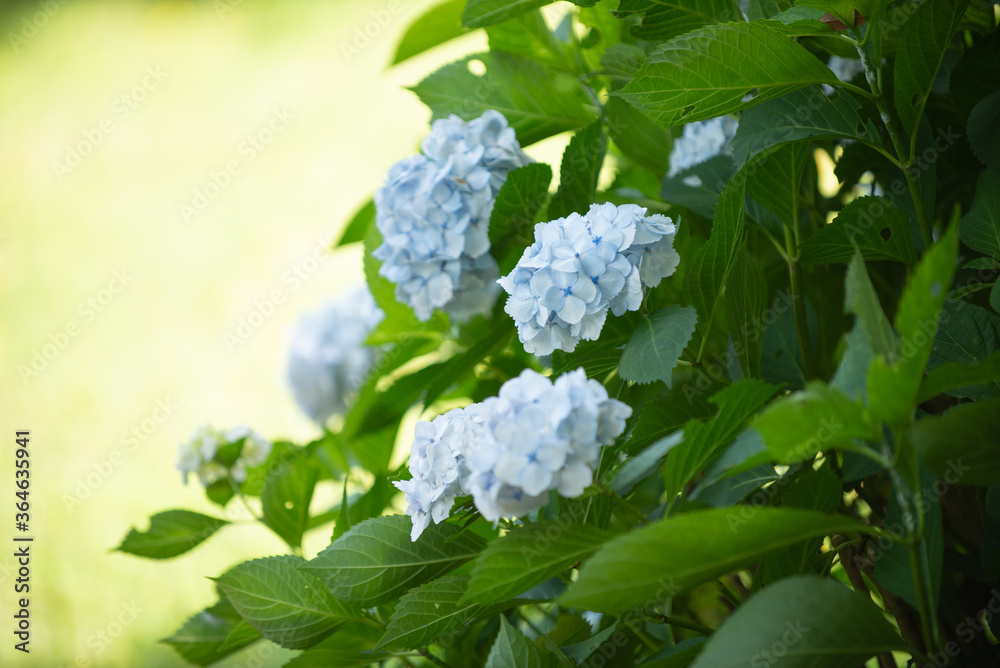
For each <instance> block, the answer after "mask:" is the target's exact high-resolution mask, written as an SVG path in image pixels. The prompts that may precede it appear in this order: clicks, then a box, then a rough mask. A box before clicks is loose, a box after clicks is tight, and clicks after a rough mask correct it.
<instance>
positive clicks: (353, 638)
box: [247, 624, 391, 668]
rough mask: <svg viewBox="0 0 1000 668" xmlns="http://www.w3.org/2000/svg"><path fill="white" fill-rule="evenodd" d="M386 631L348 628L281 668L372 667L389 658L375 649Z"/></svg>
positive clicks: (386, 654)
mask: <svg viewBox="0 0 1000 668" xmlns="http://www.w3.org/2000/svg"><path fill="white" fill-rule="evenodd" d="M382 633H383V630H382V629H381V628H376V627H374V626H373V625H368V624H348V625H347V626H345V627H344V628H342V629H340V630H339V631H337V632H336V633H335V634H333V635H332V636H330V637H329V638H327V639H326V640H324V641H323V642H321V643H319V644H318V645H315V646H313V647H311V648H309V649H307V650H306V651H304V652H302V653H301V654H299V655H298V656H297V657H295V658H294V659H292V660H291V661H289V662H288V663H286V664H283V665H282V668H347V667H349V666H371V665H375V664H376V663H379V662H381V661H383V660H385V659H388V658H390V656H391V655H390V654H389V653H388V652H375V651H372V649H371V648H372V647H373V646H374V645H375V643H377V642H378V639H379V638H380V637H381V636H382ZM247 668H250V666H248V667H247Z"/></svg>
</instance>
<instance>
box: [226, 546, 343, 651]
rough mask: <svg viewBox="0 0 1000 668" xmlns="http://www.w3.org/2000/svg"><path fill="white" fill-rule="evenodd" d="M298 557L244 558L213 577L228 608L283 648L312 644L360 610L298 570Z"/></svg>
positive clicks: (300, 562) (302, 562)
mask: <svg viewBox="0 0 1000 668" xmlns="http://www.w3.org/2000/svg"><path fill="white" fill-rule="evenodd" d="M305 563H306V561H305V559H303V558H302V557H297V556H293V555H283V556H280V557H267V558H265V559H255V560H253V561H247V562H244V563H242V564H240V565H239V566H236V567H235V568H232V569H230V570H229V571H227V572H226V573H224V574H223V575H221V576H220V577H218V578H215V582H216V583H217V584H218V585H219V587H220V588H221V589H222V591H223V592H224V593H225V594H226V596H227V597H228V598H229V600H230V601H232V602H233V607H235V608H236V611H237V612H239V613H240V616H241V617H243V619H245V620H246V621H247V622H249V623H250V625H251V626H253V627H254V628H255V629H257V630H258V631H259V632H260V634H261V635H262V636H264V637H265V638H267V639H268V640H270V641H272V642H275V643H277V644H279V645H281V646H282V647H287V648H288V649H305V648H307V647H312V646H313V645H315V644H316V643H318V642H319V641H320V640H322V639H323V638H325V637H326V636H328V635H330V634H331V633H333V632H334V631H335V630H337V629H338V628H340V627H341V626H343V625H344V624H346V623H348V622H351V621H356V620H357V619H359V618H360V616H361V613H360V612H359V611H357V610H353V609H351V608H348V607H347V606H346V605H344V604H343V603H341V602H340V601H338V600H337V599H336V598H334V597H333V596H332V595H330V593H329V592H328V591H326V589H325V588H324V587H323V583H322V581H321V580H320V579H319V578H317V577H316V576H314V575H312V574H310V573H307V572H305V571H303V570H302V569H301V568H300V566H302V565H304V564H305Z"/></svg>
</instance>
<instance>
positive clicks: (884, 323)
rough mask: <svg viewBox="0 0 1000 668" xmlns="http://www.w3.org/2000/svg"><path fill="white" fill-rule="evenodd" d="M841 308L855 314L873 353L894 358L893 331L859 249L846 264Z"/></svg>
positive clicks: (894, 342) (894, 341)
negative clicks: (842, 306)
mask: <svg viewBox="0 0 1000 668" xmlns="http://www.w3.org/2000/svg"><path fill="white" fill-rule="evenodd" d="M844 309H845V310H846V311H847V312H848V313H853V314H855V315H856V316H858V322H860V324H861V326H862V327H863V328H864V332H865V334H866V335H867V336H866V340H867V342H868V343H869V344H870V345H871V348H872V351H874V353H875V354H876V355H883V356H885V357H889V358H895V355H896V335H895V334H894V333H893V331H892V325H890V324H889V318H887V317H886V315H885V311H883V310H882V304H881V303H880V302H879V300H878V295H877V294H876V293H875V286H874V285H872V281H871V279H870V278H869V277H868V269H867V268H866V267H865V261H864V260H863V259H862V257H861V254H860V253H855V255H854V257H853V258H852V259H851V263H850V264H849V265H848V267H847V277H846V278H845V280H844Z"/></svg>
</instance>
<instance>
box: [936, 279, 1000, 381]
mask: <svg viewBox="0 0 1000 668" xmlns="http://www.w3.org/2000/svg"><path fill="white" fill-rule="evenodd" d="M997 351H1000V318H998V317H997V316H996V315H995V314H993V313H990V311H989V310H987V309H984V308H982V307H980V306H976V305H975V304H969V303H968V302H963V301H956V300H951V299H949V300H948V301H946V302H945V304H944V308H943V309H941V324H940V326H939V327H938V331H937V335H936V336H935V338H934V347H933V348H932V349H931V357H930V359H929V360H928V362H927V367H928V369H931V370H932V371H931V374H932V375H933V374H934V370H936V369H938V368H939V367H940V366H942V365H944V364H946V363H949V362H951V363H957V364H963V365H973V364H977V363H980V362H985V361H986V360H987V359H988V358H989V357H991V356H992V355H993V354H994V353H996V352H997ZM970 372H971V370H970ZM927 382H928V383H929V382H930V377H928V380H927ZM923 393H924V391H923V388H921V395H923ZM948 394H950V395H951V396H953V397H959V398H964V399H975V400H979V399H985V398H989V397H996V396H1000V383H996V382H988V381H982V380H981V381H978V382H975V383H972V384H970V385H966V386H963V387H957V388H949V389H948Z"/></svg>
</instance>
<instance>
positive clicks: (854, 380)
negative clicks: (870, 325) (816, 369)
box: [830, 315, 888, 404]
mask: <svg viewBox="0 0 1000 668" xmlns="http://www.w3.org/2000/svg"><path fill="white" fill-rule="evenodd" d="M883 317H885V316H884V315H883ZM886 324H888V321H887V323H886ZM874 359H875V351H874V350H872V344H871V341H870V340H869V338H868V332H867V331H865V326H864V324H863V323H862V322H861V319H860V318H859V319H856V320H855V321H854V327H852V328H851V331H849V332H848V333H847V334H845V335H844V355H843V357H841V359H840V364H838V365H837V371H836V372H835V373H834V375H833V378H832V379H831V380H830V387H834V388H836V389H838V390H840V391H841V392H843V393H844V394H846V395H847V396H849V397H851V398H852V399H860V400H861V401H862V403H866V404H867V403H868V369H869V368H871V365H872V361H874Z"/></svg>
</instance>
